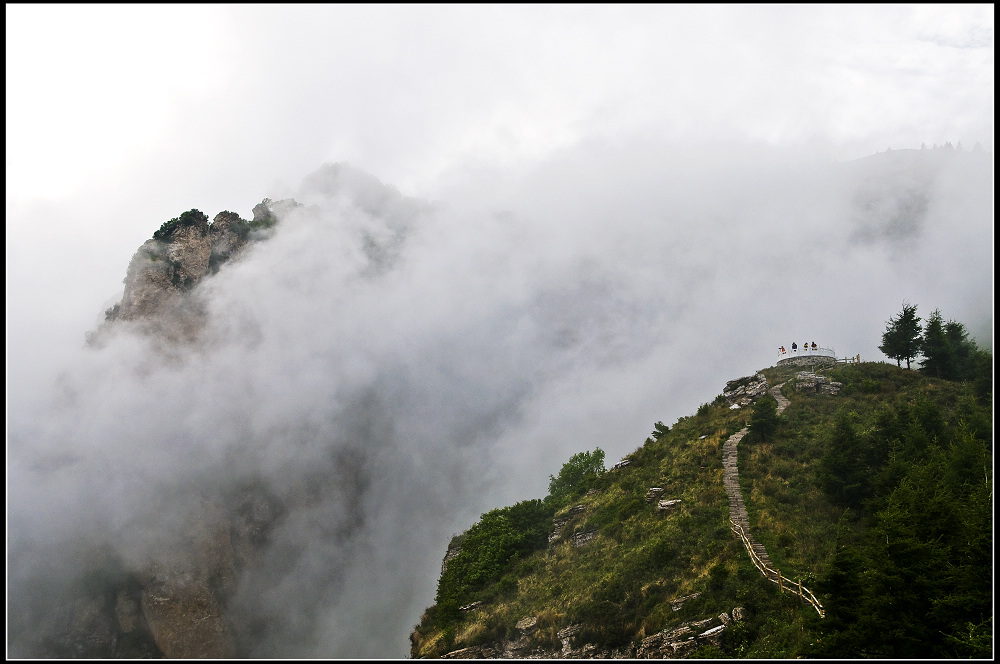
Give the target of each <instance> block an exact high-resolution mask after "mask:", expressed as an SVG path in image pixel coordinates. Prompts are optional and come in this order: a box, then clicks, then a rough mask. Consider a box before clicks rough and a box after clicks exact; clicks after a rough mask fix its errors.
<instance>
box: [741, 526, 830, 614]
mask: <svg viewBox="0 0 1000 664" xmlns="http://www.w3.org/2000/svg"><path fill="white" fill-rule="evenodd" d="M729 525H730V527H731V528H732V531H733V532H734V533H736V534H737V535H738V536H739V538H740V539H741V540H743V545H744V546H745V547H746V549H747V553H749V554H750V560H751V562H753V564H754V567H756V568H757V569H758V570H760V573H761V574H763V575H764V578H766V579H767V580H768V581H770V582H771V583H776V584H778V591H779V592H790V593H792V594H795V595H798V596H799V597H801V598H802V599H804V600H805V601H807V602H809V604H811V605H812V607H813V608H814V609H816V611H817V613H819V617H820V618H825V617H826V611H824V610H823V605H822V604H820V603H819V600H818V599H816V596H815V595H813V593H812V591H811V590H809V589H808V588H806V587H805V586H803V585H802V582H801V581H793V580H792V579H789V578H788V577H786V576H783V575H782V574H781V572H779V571H778V570H776V569H772V568H770V567H768V566H767V564H765V563H764V561H763V560H761V558H760V556H758V555H757V552H756V551H754V549H753V542H752V541H751V540H750V537H749V536H748V535H747V534H746V533H745V532H744V531H743V527H742V526H740V525H739V524H738V523H736V522H735V521H733V520H732V519H730V520H729Z"/></svg>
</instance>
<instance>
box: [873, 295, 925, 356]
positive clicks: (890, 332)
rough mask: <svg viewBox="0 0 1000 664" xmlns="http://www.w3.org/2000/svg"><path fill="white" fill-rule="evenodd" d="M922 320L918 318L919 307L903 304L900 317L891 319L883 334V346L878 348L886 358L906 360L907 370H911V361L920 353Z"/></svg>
mask: <svg viewBox="0 0 1000 664" xmlns="http://www.w3.org/2000/svg"><path fill="white" fill-rule="evenodd" d="M920 337H921V330H920V318H919V317H918V316H917V305H915V304H908V303H906V302H904V303H903V310H902V311H901V312H899V315H898V316H896V317H894V318H890V319H889V324H888V325H886V328H885V332H884V333H883V334H882V345H881V346H879V347H878V349H879V350H880V351H882V352H883V353H885V355H886V357H889V358H891V359H893V360H896V366H897V367H898V366H900V360H906V368H907V369H909V368H910V360H912V359H913V358H915V357H916V356H917V353H919V352H920V340H921V339H920Z"/></svg>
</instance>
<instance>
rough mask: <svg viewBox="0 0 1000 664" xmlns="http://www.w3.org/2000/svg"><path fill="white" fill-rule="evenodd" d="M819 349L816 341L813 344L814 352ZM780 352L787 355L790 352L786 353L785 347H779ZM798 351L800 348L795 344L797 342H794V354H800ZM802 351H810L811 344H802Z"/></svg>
mask: <svg viewBox="0 0 1000 664" xmlns="http://www.w3.org/2000/svg"><path fill="white" fill-rule="evenodd" d="M817 348H819V346H817V345H816V342H815V341H814V342H812V350H816V349H817ZM778 350H780V351H781V353H782V354H784V353H787V352H788V351H786V350H785V347H784V346H779V347H778ZM798 350H799V347H798V344H796V343H795V342H794V341H793V342H792V352H793V353H797V352H798ZM802 350H810V348H809V344H802Z"/></svg>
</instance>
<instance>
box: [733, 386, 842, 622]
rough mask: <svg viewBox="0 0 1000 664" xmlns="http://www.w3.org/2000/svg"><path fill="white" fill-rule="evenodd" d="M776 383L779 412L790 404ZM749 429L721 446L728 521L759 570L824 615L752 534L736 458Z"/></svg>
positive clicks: (813, 600) (743, 429) (800, 583)
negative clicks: (782, 572) (776, 564)
mask: <svg viewBox="0 0 1000 664" xmlns="http://www.w3.org/2000/svg"><path fill="white" fill-rule="evenodd" d="M782 385H784V383H782V384H781V385H775V386H774V387H772V388H771V389H770V390H769V391H770V393H771V395H772V396H773V397H774V398H775V399H776V400H777V401H778V408H777V413H778V414H779V415H780V414H781V412H782V411H783V410H785V408H787V407H788V405H789V403H791V402H790V401H788V399H786V398H785V397H784V395H782V394H781V386H782ZM748 430H749V428H748V427H743V428H742V429H740V430H739V431H737V432H736V433H734V434H733V435H732V436H730V437H729V440H727V441H726V444H725V445H724V446H723V448H722V468H723V482H724V483H725V486H726V494H727V495H728V496H729V525H730V528H731V529H732V531H733V533H735V534H736V535H737V536H738V537H739V538H740V539H741V540H743V544H744V546H746V548H747V553H749V554H750V560H751V561H753V564H754V566H755V567H756V568H757V569H758V570H760V573H761V574H763V575H764V578H766V579H767V580H768V581H771V582H772V583H776V584H778V590H779V591H781V592H786V591H787V592H790V593H794V594H796V595H798V596H799V597H801V598H802V599H804V600H805V601H807V602H809V604H811V605H812V607H813V608H814V609H816V611H817V612H819V615H820V617H821V618H823V617H825V615H826V612H825V611H824V610H823V605H822V604H820V603H819V600H818V599H816V596H815V595H813V594H812V591H810V590H809V589H808V588H806V587H805V586H803V585H802V582H801V581H793V580H792V579H789V578H788V577H786V576H784V575H782V574H781V572H779V571H778V570H777V569H775V568H774V565H773V564H772V563H771V559H770V558H769V557H768V556H767V551H766V550H765V549H764V546H763V545H762V544H761V543H760V542H758V541H757V540H756V539H754V536H753V534H752V533H751V532H750V521H749V520H748V519H747V508H746V505H744V503H743V492H742V491H741V490H740V471H739V467H738V458H737V446H738V445H739V444H740V440H742V439H743V436H745V435H746V434H747V431H748Z"/></svg>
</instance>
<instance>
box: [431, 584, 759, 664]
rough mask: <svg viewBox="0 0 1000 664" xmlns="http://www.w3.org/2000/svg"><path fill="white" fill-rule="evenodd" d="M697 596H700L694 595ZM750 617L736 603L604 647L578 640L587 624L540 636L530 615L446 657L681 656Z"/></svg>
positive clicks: (713, 641)
mask: <svg viewBox="0 0 1000 664" xmlns="http://www.w3.org/2000/svg"><path fill="white" fill-rule="evenodd" d="M694 596H697V594H696V595H694ZM746 617H747V613H746V609H744V608H743V607H736V608H734V609H733V610H732V611H731V612H728V613H721V614H719V615H718V616H714V617H710V618H703V619H701V620H691V621H687V622H684V623H681V624H680V625H677V626H674V627H671V628H669V629H665V630H663V631H662V632H657V633H656V634H653V635H652V636H648V637H646V638H645V639H643V640H642V642H641V643H640V644H639V645H638V646H635V645H630V646H625V647H623V648H616V649H612V650H603V649H600V648H598V647H597V646H596V645H594V644H592V643H575V644H574V641H576V638H574V637H577V635H579V634H580V633H581V632H582V631H583V628H584V626H583V625H582V624H580V623H576V624H572V625H568V626H566V627H563V628H562V629H559V630H558V631H557V632H556V634H555V637H556V638H555V641H552V640H551V639H545V638H539V636H538V634H537V632H538V622H539V621H538V619H537V618H536V617H535V616H526V617H524V618H522V619H521V620H519V621H518V622H517V624H516V625H515V630H516V635H515V636H514V638H512V639H504V640H502V641H500V642H498V643H493V644H486V645H478V646H470V647H468V648H460V649H458V650H453V651H451V652H449V653H446V654H444V655H442V656H441V658H442V659H680V658H687V657H690V656H691V655H692V654H693V653H694V652H695V651H696V650H697V649H698V648H699V647H701V646H704V645H712V646H715V647H716V648H718V647H719V646H720V645H721V639H722V633H723V631H724V630H725V629H726V627H728V626H730V625H732V624H733V623H734V622H739V621H741V620H744V619H745V618H746Z"/></svg>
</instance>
